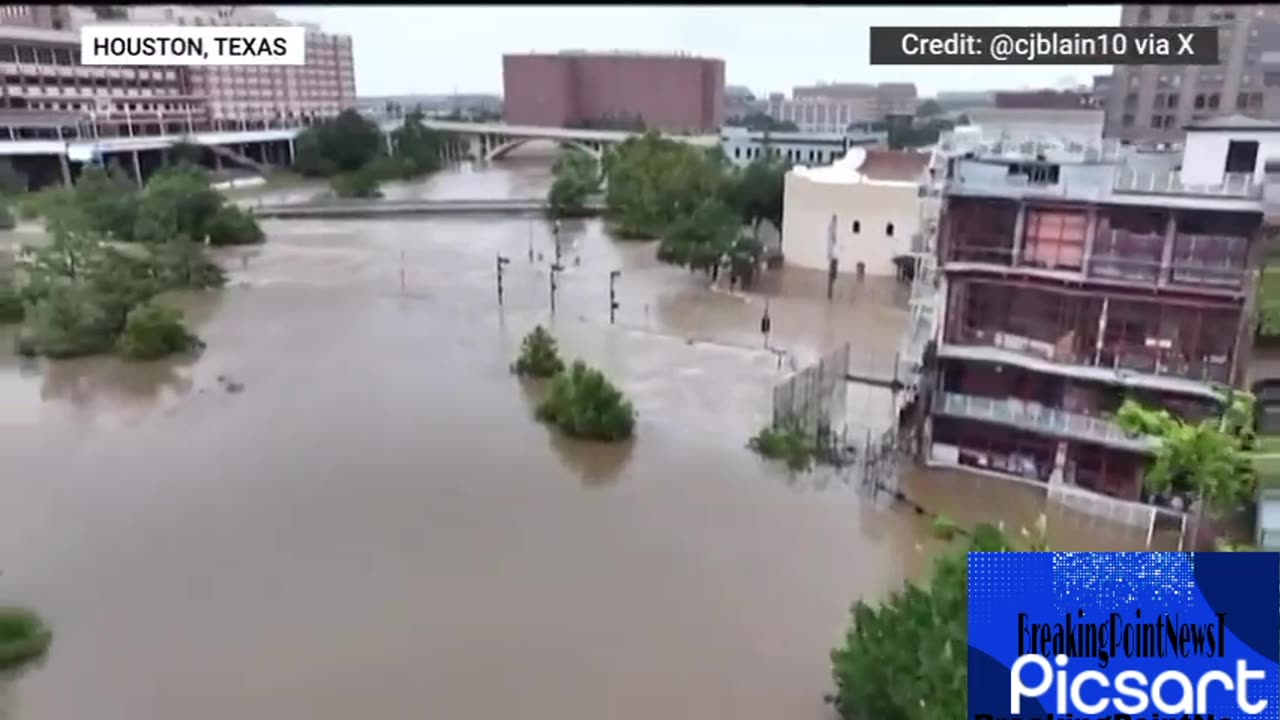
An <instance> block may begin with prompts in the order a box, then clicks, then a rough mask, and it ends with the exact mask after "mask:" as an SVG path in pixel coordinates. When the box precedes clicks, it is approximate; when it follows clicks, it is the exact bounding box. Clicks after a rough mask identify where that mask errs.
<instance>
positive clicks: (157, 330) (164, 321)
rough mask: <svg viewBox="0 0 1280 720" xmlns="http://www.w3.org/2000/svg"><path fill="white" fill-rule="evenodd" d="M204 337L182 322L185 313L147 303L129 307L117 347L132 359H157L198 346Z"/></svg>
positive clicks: (122, 353) (126, 356)
mask: <svg viewBox="0 0 1280 720" xmlns="http://www.w3.org/2000/svg"><path fill="white" fill-rule="evenodd" d="M199 344H200V341H199V339H198V338H196V336H195V335H192V334H191V333H190V332H188V331H187V328H186V326H185V325H183V324H182V313H181V312H179V311H177V310H175V309H173V308H168V307H165V306H163V305H157V304H155V303H150V302H149V303H144V304H142V305H139V306H137V307H135V308H134V309H133V310H130V311H129V317H128V319H127V320H125V324H124V332H122V333H120V337H119V338H118V339H117V340H116V350H117V351H118V352H119V353H120V354H121V355H122V356H124V357H125V358H127V359H129V360H155V359H158V358H162V357H165V356H167V355H172V354H175V353H183V352H187V351H188V350H191V349H193V348H196V347H198V346H199Z"/></svg>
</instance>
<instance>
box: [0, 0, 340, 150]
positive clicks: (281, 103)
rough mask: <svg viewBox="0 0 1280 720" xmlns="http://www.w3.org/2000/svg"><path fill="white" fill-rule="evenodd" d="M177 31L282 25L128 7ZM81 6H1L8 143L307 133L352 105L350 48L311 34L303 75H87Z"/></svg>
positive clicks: (1, 124) (0, 124)
mask: <svg viewBox="0 0 1280 720" xmlns="http://www.w3.org/2000/svg"><path fill="white" fill-rule="evenodd" d="M127 12H128V14H129V17H128V19H126V20H118V21H115V22H138V23H154V24H175V25H279V24H287V23H286V22H285V21H283V20H281V19H279V18H277V17H276V16H275V14H274V13H272V12H271V11H269V10H265V9H262V8H257V7H252V6H237V7H208V6H183V5H171V6H163V5H160V6H127ZM97 22H100V21H99V20H98V19H97V18H96V17H95V16H94V14H93V12H92V11H90V10H87V9H85V8H84V7H82V6H66V5H63V6H34V5H6V6H0V71H3V73H4V80H5V81H4V83H3V84H0V132H3V133H4V134H7V135H10V136H12V137H14V138H39V137H75V136H113V135H145V134H158V133H160V132H190V131H200V130H213V129H219V130H233V129H241V128H248V129H251V128H255V127H257V128H260V127H269V126H279V125H285V124H299V123H303V124H307V123H311V122H314V121H316V120H319V119H323V118H326V117H332V116H333V115H336V114H338V113H339V112H341V111H342V110H343V109H345V108H347V107H354V105H355V76H354V72H353V69H352V57H351V39H350V38H349V37H347V36H344V35H330V34H325V33H321V32H319V31H318V30H316V29H314V28H309V31H308V34H307V64H306V66H304V67H280V66H257V67H246V66H237V67H227V66H195V67H176V68H175V67H101V66H98V67H90V66H84V65H81V64H80V38H79V34H78V32H76V31H77V30H78V28H79V27H80V26H81V25H84V24H88V23H97Z"/></svg>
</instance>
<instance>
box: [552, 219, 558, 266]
mask: <svg viewBox="0 0 1280 720" xmlns="http://www.w3.org/2000/svg"><path fill="white" fill-rule="evenodd" d="M551 234H552V236H554V237H555V241H556V264H557V265H559V264H560V219H559V218H556V223H555V225H553V226H551Z"/></svg>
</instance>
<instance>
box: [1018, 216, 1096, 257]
mask: <svg viewBox="0 0 1280 720" xmlns="http://www.w3.org/2000/svg"><path fill="white" fill-rule="evenodd" d="M1088 222H1089V218H1088V216H1087V215H1086V214H1085V213H1082V212H1068V211H1061V210H1037V209H1032V210H1028V211H1027V219H1026V228H1025V230H1024V238H1023V247H1022V261H1023V262H1025V263H1027V264H1028V265H1031V266H1034V267H1043V268H1049V269H1054V268H1073V269H1078V268H1079V267H1080V265H1081V261H1082V260H1083V259H1084V237H1085V232H1086V229H1087V226H1088Z"/></svg>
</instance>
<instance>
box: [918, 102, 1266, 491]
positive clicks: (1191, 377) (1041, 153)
mask: <svg viewBox="0 0 1280 720" xmlns="http://www.w3.org/2000/svg"><path fill="white" fill-rule="evenodd" d="M1254 122H1255V123H1256V124H1255V126H1254V127H1253V128H1252V132H1251V133H1249V134H1240V133H1232V132H1230V131H1227V130H1225V128H1222V127H1218V124H1212V123H1211V124H1209V125H1208V126H1206V127H1204V128H1200V129H1195V128H1193V129H1191V130H1189V132H1188V136H1187V141H1186V148H1185V152H1184V153H1182V154H1181V155H1180V156H1179V155H1174V154H1164V155H1157V154H1151V153H1141V154H1138V153H1131V154H1130V155H1129V157H1128V158H1127V159H1125V160H1119V159H1117V158H1116V157H1113V156H1108V154H1106V153H1102V152H1100V151H1098V150H1096V149H1095V151H1094V152H1092V153H1088V154H1085V153H1072V152H1068V151H1066V150H1064V149H1063V148H1038V149H1036V150H1035V151H1034V152H1032V153H1030V154H1027V155H1019V156H1014V155H1011V154H1010V153H1009V152H1008V148H1007V147H1006V148H1003V149H1001V150H999V151H994V152H993V151H988V150H983V149H977V150H974V149H970V150H969V152H967V153H966V154H964V155H960V156H953V157H951V158H950V159H949V160H948V161H947V166H946V169H945V180H944V181H943V185H942V196H943V209H942V213H941V219H940V221H939V224H938V241H937V243H936V249H937V256H936V262H937V267H938V268H939V270H940V277H941V280H940V282H939V283H938V287H939V288H940V293H941V297H942V299H943V301H944V303H945V305H944V309H943V311H942V313H941V318H942V321H941V325H940V328H939V331H938V333H937V342H936V353H935V356H936V366H935V369H936V372H935V374H934V377H933V381H932V382H931V383H929V388H930V390H929V391H930V393H931V394H932V402H931V403H930V407H931V411H930V416H929V421H928V422H927V423H926V428H927V431H926V433H925V436H926V437H927V438H928V440H927V441H926V444H927V445H928V446H929V450H928V453H929V457H930V458H931V460H932V461H933V462H934V463H939V464H957V465H963V466H970V467H977V468H981V469H983V470H986V471H991V472H996V473H1002V474H1006V475H1010V476H1014V477H1019V478H1023V479H1025V480H1027V481H1030V482H1034V483H1045V484H1048V485H1049V489H1050V492H1054V491H1055V488H1057V489H1058V490H1059V491H1065V490H1063V488H1069V487H1070V486H1074V489H1073V490H1071V491H1072V492H1076V491H1078V490H1079V489H1084V490H1088V491H1092V493H1096V494H1091V493H1084V495H1076V496H1074V497H1092V498H1098V500H1097V502H1099V503H1102V504H1103V505H1105V503H1104V502H1103V499H1102V498H1099V496H1098V495H1097V494H1101V495H1104V496H1111V497H1113V498H1118V499H1121V500H1137V499H1139V498H1140V497H1142V496H1143V494H1144V493H1143V491H1142V477H1143V475H1144V472H1145V468H1146V467H1147V466H1148V464H1149V463H1150V461H1151V458H1152V452H1153V448H1154V441H1153V440H1151V439H1150V438H1146V437H1142V436H1133V435H1130V434H1127V433H1125V432H1123V431H1121V429H1120V428H1119V427H1118V426H1117V425H1116V424H1115V422H1114V413H1115V411H1116V409H1117V408H1118V407H1119V405H1120V404H1121V402H1122V401H1123V400H1124V399H1125V398H1127V397H1133V398H1136V399H1139V400H1141V401H1143V402H1145V403H1147V404H1150V405H1155V406H1158V407H1162V408H1165V409H1168V410H1170V411H1172V412H1174V413H1176V414H1178V415H1180V416H1182V417H1185V418H1191V419H1197V418H1201V417H1205V416H1206V415H1207V414H1208V413H1209V412H1210V411H1212V410H1213V409H1214V407H1215V406H1216V404H1217V403H1218V402H1219V400H1218V390H1217V387H1218V384H1236V383H1239V382H1240V381H1242V380H1243V375H1244V366H1245V364H1246V362H1247V360H1248V357H1249V355H1250V353H1251V350H1252V341H1253V329H1254V323H1253V320H1252V315H1253V311H1252V302H1251V301H1250V298H1252V297H1253V293H1254V290H1255V286H1256V283H1257V278H1258V268H1259V267H1260V264H1261V260H1262V255H1263V250H1264V247H1263V246H1264V242H1265V236H1266V233H1267V231H1268V228H1267V226H1266V220H1265V218H1266V216H1274V212H1265V210H1267V209H1273V206H1274V198H1269V197H1267V195H1268V194H1273V193H1272V191H1273V190H1275V189H1277V188H1275V187H1274V186H1272V185H1270V184H1267V183H1265V181H1267V180H1268V177H1267V173H1266V167H1265V163H1264V160H1265V159H1266V158H1267V157H1268V156H1270V155H1275V156H1276V157H1278V158H1280V125H1277V124H1268V123H1262V122H1260V121H1254ZM1201 130H1202V131H1201ZM1224 132H1226V133H1227V135H1226V138H1225V139H1224ZM1178 166H1180V168H1181V170H1180V171H1176V170H1175V169H1174V168H1175V167H1178ZM1264 190H1265V191H1266V192H1265V193H1264ZM1107 502H1112V503H1113V504H1112V505H1107V507H1129V508H1132V507H1134V506H1131V505H1124V504H1114V502H1113V501H1107Z"/></svg>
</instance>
